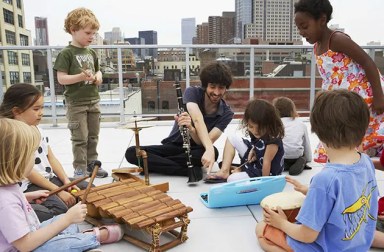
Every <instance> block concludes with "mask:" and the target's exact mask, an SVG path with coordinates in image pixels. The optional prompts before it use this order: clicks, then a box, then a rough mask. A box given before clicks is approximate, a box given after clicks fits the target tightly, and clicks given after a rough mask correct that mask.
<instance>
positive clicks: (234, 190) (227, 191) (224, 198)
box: [200, 175, 286, 208]
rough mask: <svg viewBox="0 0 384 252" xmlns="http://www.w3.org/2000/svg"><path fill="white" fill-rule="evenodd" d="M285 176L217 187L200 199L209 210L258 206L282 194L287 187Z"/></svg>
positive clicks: (261, 178) (241, 181)
mask: <svg viewBox="0 0 384 252" xmlns="http://www.w3.org/2000/svg"><path fill="white" fill-rule="evenodd" d="M285 184H286V181H285V175H280V176H268V177H257V178H249V179H244V180H239V181H233V182H230V183H226V184H222V185H215V186H212V187H211V188H210V189H209V192H208V193H201V194H200V199H201V201H202V202H203V204H204V205H205V206H206V207H208V208H217V207H230V206H243V205H256V204H260V201H261V200H262V199H264V198H265V197H266V196H268V195H270V194H273V193H277V192H281V191H283V189H284V187H285Z"/></svg>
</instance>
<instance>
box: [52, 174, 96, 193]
mask: <svg viewBox="0 0 384 252" xmlns="http://www.w3.org/2000/svg"><path fill="white" fill-rule="evenodd" d="M87 178H89V176H84V177H82V178H78V179H75V180H74V181H72V182H71V183H69V184H66V185H63V186H60V187H59V188H56V189H55V190H52V191H50V192H49V193H48V197H49V196H52V195H54V194H56V193H59V192H61V191H63V190H65V189H67V188H69V187H71V186H73V185H76V184H78V183H80V182H81V181H84V180H86V179H87Z"/></svg>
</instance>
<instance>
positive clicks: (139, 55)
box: [124, 38, 146, 59]
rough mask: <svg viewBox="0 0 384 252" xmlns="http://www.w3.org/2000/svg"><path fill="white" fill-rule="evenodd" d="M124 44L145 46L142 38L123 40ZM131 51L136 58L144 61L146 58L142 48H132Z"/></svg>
mask: <svg viewBox="0 0 384 252" xmlns="http://www.w3.org/2000/svg"><path fill="white" fill-rule="evenodd" d="M124 42H129V44H131V45H145V40H144V38H124ZM132 51H133V54H135V55H136V57H137V58H140V59H144V58H145V56H146V55H145V49H144V48H134V49H132Z"/></svg>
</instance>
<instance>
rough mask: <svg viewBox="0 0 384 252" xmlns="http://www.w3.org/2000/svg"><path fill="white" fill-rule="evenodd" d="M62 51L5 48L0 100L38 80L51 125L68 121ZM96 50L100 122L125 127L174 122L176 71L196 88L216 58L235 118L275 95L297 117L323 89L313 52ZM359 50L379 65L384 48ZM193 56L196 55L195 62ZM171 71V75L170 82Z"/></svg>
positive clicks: (270, 48)
mask: <svg viewBox="0 0 384 252" xmlns="http://www.w3.org/2000/svg"><path fill="white" fill-rule="evenodd" d="M63 48H64V46H2V47H1V48H0V56H1V58H0V59H2V61H0V68H1V71H0V74H1V75H6V76H0V77H1V78H0V97H2V96H3V94H2V93H3V91H4V90H6V88H7V87H8V86H9V85H10V84H14V83H18V82H34V84H38V85H40V86H41V88H42V91H43V92H44V93H45V117H46V119H47V120H48V121H50V122H51V123H52V125H53V126H56V125H57V124H58V121H59V120H65V119H64V118H65V108H64V107H65V102H64V98H63V94H62V93H63V87H62V86H61V85H59V84H58V83H57V80H56V78H55V73H54V70H53V63H54V60H55V58H56V55H57V54H58V52H59V51H60V50H61V49H63ZM91 48H93V49H95V50H96V51H97V52H98V55H99V62H100V63H101V66H102V67H101V69H102V72H103V80H104V83H103V84H102V85H101V87H100V95H101V101H100V104H101V107H102V118H103V119H104V120H115V121H118V122H119V123H121V124H123V123H125V122H126V118H127V117H132V116H134V115H137V116H156V117H158V118H159V119H161V118H162V119H167V118H172V117H173V115H174V114H175V113H176V111H177V99H176V91H175V90H174V88H173V86H172V85H173V80H172V76H173V77H174V73H177V74H178V75H181V83H182V86H183V87H188V86H190V85H198V84H199V78H198V70H199V69H200V67H201V66H203V65H205V64H206V63H207V62H209V61H213V60H217V61H222V62H225V63H226V64H229V65H230V67H231V69H232V72H233V75H234V82H233V84H232V86H231V87H230V89H228V91H227V93H226V97H225V99H226V101H227V103H229V105H231V107H232V108H233V110H234V111H235V114H236V115H238V116H240V115H241V114H242V113H243V112H244V108H245V105H246V103H247V102H248V101H249V100H251V99H253V98H254V97H257V98H263V99H267V100H272V99H273V98H274V97H277V96H288V97H290V98H291V99H293V100H294V102H295V104H296V106H297V108H298V111H299V113H303V114H305V113H308V112H309V111H310V108H311V106H312V104H313V101H314V97H315V92H316V90H318V89H320V87H321V79H320V77H319V76H318V74H317V69H316V60H315V56H314V54H313V46H306V45H235V44H233V45H212V44H208V45H103V46H91ZM362 48H363V49H365V50H366V51H367V53H368V54H369V55H370V56H371V57H372V58H373V59H374V60H377V61H378V62H382V51H383V49H384V46H362ZM150 50H158V51H157V54H156V55H155V57H149V56H148V55H149V53H151V51H150ZM8 51H12V52H19V53H18V56H17V59H13V62H12V61H10V58H9V54H8ZM134 52H135V53H136V54H142V58H141V59H138V58H137V56H136V55H135V53H134ZM155 52H156V51H155ZM380 52H381V55H379V56H378V55H377V54H380ZM23 53H24V55H21V54H23ZM26 53H27V54H29V55H34V56H33V61H32V56H31V58H30V59H31V60H30V62H29V64H30V65H31V64H32V62H33V66H32V67H31V66H30V68H31V69H33V70H32V71H33V72H34V73H33V74H32V77H30V78H28V76H29V75H28V74H25V72H27V71H26V70H25V68H26V67H28V60H26V59H25V54H26ZM144 55H146V57H144ZM185 55H188V56H185ZM190 55H193V56H195V57H193V58H191V57H190ZM132 59H134V60H133V63H132ZM180 59H182V60H180ZM191 59H192V60H191ZM130 60H131V61H130ZM5 62H6V64H5ZM134 64H136V67H134V66H133V65H134ZM381 67H383V66H381ZM23 69H24V70H23ZM379 69H380V66H379ZM380 70H381V71H383V70H382V69H380ZM11 72H13V73H12V76H11V74H10V73H11ZM166 72H168V73H170V74H171V75H170V76H171V77H169V76H166V74H165V73H166ZM16 73H18V74H16ZM172 74H173V75H172ZM15 76H16V77H15ZM17 76H18V79H17ZM20 76H22V77H23V78H20Z"/></svg>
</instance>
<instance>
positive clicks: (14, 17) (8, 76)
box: [0, 0, 35, 92]
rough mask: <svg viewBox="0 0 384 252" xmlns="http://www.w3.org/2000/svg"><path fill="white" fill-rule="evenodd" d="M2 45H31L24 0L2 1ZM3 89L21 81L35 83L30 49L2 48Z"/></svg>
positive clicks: (0, 60) (0, 27) (0, 17)
mask: <svg viewBox="0 0 384 252" xmlns="http://www.w3.org/2000/svg"><path fill="white" fill-rule="evenodd" d="M0 7H1V9H2V11H1V12H0V13H1V14H2V15H0V38H1V40H0V45H1V46H30V45H31V44H32V38H31V32H30V31H29V30H28V29H26V27H25V14H24V7H23V2H22V0H13V1H12V0H3V1H1V2H0ZM0 70H1V81H0V85H1V86H0V89H1V91H3V90H5V89H6V88H8V87H9V86H10V85H12V84H15V83H19V82H28V83H34V81H35V77H34V74H33V57H32V52H31V51H30V50H15V51H14V50H7V51H3V50H0ZM1 91H0V92H1Z"/></svg>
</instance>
